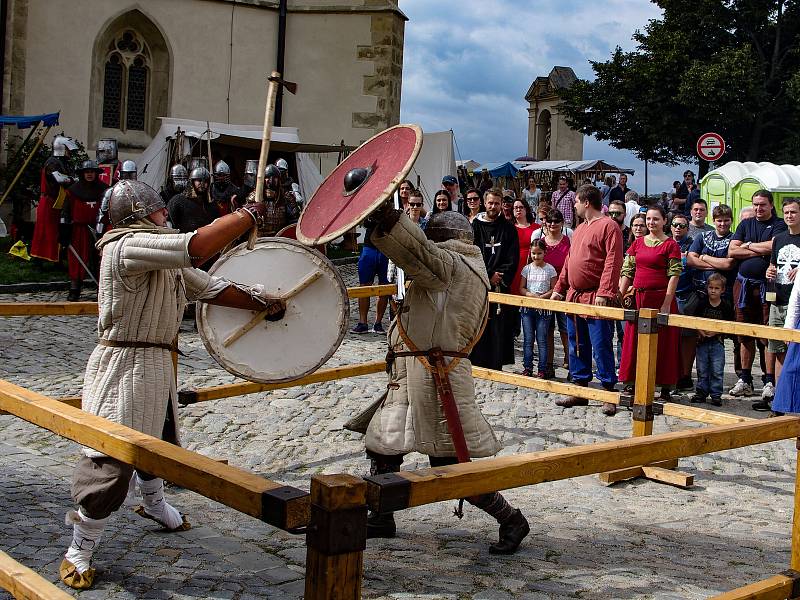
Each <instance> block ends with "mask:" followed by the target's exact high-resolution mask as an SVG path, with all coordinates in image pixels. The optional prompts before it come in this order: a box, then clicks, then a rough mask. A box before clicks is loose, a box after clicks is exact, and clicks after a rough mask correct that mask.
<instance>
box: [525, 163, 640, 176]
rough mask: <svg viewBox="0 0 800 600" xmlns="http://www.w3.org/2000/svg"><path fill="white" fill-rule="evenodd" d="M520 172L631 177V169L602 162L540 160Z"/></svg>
mask: <svg viewBox="0 0 800 600" xmlns="http://www.w3.org/2000/svg"><path fill="white" fill-rule="evenodd" d="M521 170H522V171H569V172H572V173H581V172H584V171H602V172H603V173H627V174H628V175H633V174H634V170H633V169H621V168H620V167H618V166H616V165H612V164H611V163H607V162H605V161H604V160H540V161H537V162H534V163H530V164H529V165H527V166H524V167H522V169H521Z"/></svg>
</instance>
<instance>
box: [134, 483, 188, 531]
mask: <svg viewBox="0 0 800 600" xmlns="http://www.w3.org/2000/svg"><path fill="white" fill-rule="evenodd" d="M136 483H138V484H139V491H140V492H141V493H142V503H143V505H144V511H145V512H146V513H147V514H148V515H150V516H151V517H153V518H154V519H155V520H156V521H158V522H159V523H161V524H162V525H164V527H166V528H167V529H176V528H177V527H180V526H181V524H182V523H183V517H181V513H179V512H178V510H177V509H176V508H175V507H174V506H170V504H169V503H168V502H167V500H166V499H165V498H164V481H163V480H162V479H159V478H156V479H151V480H150V481H142V480H141V479H140V478H139V475H138V474H137V475H136Z"/></svg>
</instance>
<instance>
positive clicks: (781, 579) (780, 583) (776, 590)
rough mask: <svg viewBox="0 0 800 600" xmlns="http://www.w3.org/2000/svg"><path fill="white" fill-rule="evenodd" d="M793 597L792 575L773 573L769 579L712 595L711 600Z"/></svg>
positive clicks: (772, 599)
mask: <svg viewBox="0 0 800 600" xmlns="http://www.w3.org/2000/svg"><path fill="white" fill-rule="evenodd" d="M791 597H792V579H791V577H787V576H786V575H773V576H772V577H770V578H768V579H763V580H762V581H757V582H755V583H751V584H750V585H746V586H744V587H740V588H736V589H735V590H731V591H729V592H724V593H722V594H718V595H716V596H711V598H710V600H756V599H758V600H786V599H788V598H791Z"/></svg>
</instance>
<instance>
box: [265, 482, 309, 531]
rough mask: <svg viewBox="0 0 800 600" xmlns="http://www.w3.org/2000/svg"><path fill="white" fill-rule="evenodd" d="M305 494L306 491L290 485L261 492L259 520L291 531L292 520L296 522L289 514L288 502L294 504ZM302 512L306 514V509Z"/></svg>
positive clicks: (292, 527)
mask: <svg viewBox="0 0 800 600" xmlns="http://www.w3.org/2000/svg"><path fill="white" fill-rule="evenodd" d="M306 496H308V492H306V491H303V490H301V489H298V488H296V487H292V486H290V485H284V486H281V487H279V488H275V489H272V490H268V491H266V492H262V494H261V520H262V521H264V522H265V523H269V524H270V525H272V526H274V527H278V528H279V529H284V530H287V531H291V530H292V529H294V528H295V527H296V524H295V523H293V522H292V521H295V522H296V521H297V519H296V518H294V517H293V515H291V514H290V512H292V511H291V509H290V504H296V503H297V501H298V500H299V499H300V498H304V497H306ZM306 506H307V505H306ZM304 512H305V513H306V515H307V514H308V512H307V509H306V510H305V511H304ZM303 520H304V519H303ZM294 533H297V532H294Z"/></svg>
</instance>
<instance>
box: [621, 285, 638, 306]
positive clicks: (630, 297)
mask: <svg viewBox="0 0 800 600" xmlns="http://www.w3.org/2000/svg"><path fill="white" fill-rule="evenodd" d="M620 304H622V308H624V309H626V310H634V309H635V308H636V288H635V287H633V286H631V287H629V288H628V289H627V290H626V291H625V293H624V294H622V299H621V300H620Z"/></svg>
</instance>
